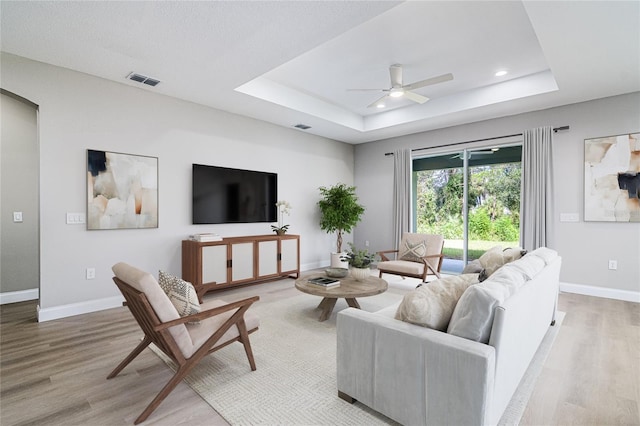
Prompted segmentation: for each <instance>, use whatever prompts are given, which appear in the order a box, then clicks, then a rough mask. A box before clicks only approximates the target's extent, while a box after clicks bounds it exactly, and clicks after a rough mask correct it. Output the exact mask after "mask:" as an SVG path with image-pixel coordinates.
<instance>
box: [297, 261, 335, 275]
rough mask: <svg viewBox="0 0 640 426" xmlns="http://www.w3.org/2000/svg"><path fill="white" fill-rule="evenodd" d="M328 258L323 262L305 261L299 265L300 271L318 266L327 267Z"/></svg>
mask: <svg viewBox="0 0 640 426" xmlns="http://www.w3.org/2000/svg"><path fill="white" fill-rule="evenodd" d="M328 267H329V260H326V261H324V262H313V263H305V264H304V265H300V272H305V271H310V270H312V269H318V268H328Z"/></svg>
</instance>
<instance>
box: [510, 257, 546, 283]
mask: <svg viewBox="0 0 640 426" xmlns="http://www.w3.org/2000/svg"><path fill="white" fill-rule="evenodd" d="M509 265H511V267H512V268H514V269H516V270H518V271H520V272H522V274H524V276H525V277H526V278H527V279H528V280H530V279H532V278H533V277H535V276H536V275H538V273H539V272H540V271H542V269H544V267H545V263H544V260H543V259H542V258H541V257H538V256H536V255H533V254H528V255H526V256H524V257H523V258H522V259H518V260H516V261H515V262H512V263H510V264H509Z"/></svg>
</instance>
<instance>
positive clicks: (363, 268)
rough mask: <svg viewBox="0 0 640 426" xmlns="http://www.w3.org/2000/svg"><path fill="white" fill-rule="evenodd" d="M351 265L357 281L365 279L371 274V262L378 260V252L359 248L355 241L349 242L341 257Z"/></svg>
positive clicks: (352, 274)
mask: <svg viewBox="0 0 640 426" xmlns="http://www.w3.org/2000/svg"><path fill="white" fill-rule="evenodd" d="M340 259H342V260H343V261H345V262H347V263H348V264H349V266H350V267H351V276H352V277H353V278H354V279H355V280H356V281H364V280H366V279H367V277H369V275H371V264H372V263H373V262H375V261H376V260H378V255H377V254H376V253H369V250H367V249H363V250H358V249H357V248H356V246H355V245H354V244H353V243H349V250H347V251H346V252H345V253H344V254H343V255H342V256H341V257H340Z"/></svg>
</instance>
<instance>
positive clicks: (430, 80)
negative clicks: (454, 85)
mask: <svg viewBox="0 0 640 426" xmlns="http://www.w3.org/2000/svg"><path fill="white" fill-rule="evenodd" d="M450 80H453V74H451V73H449V74H442V75H439V76H437V77H432V78H428V79H426V80H421V81H416V82H415V83H411V84H407V85H406V86H404V87H403V89H406V90H415V89H419V88H421V87H425V86H430V85H432V84H438V83H444V82H445V81H450Z"/></svg>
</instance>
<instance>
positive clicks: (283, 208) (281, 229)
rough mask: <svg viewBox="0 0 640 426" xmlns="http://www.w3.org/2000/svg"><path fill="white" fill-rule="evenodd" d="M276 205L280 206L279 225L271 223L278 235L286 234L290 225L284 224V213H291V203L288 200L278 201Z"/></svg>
mask: <svg viewBox="0 0 640 426" xmlns="http://www.w3.org/2000/svg"><path fill="white" fill-rule="evenodd" d="M276 207H277V208H278V226H275V225H271V229H272V230H273V231H274V232H275V233H276V235H284V234H286V233H287V231H288V230H289V225H283V222H284V215H287V216H288V215H289V211H290V210H291V204H289V202H288V201H278V202H277V203H276Z"/></svg>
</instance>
